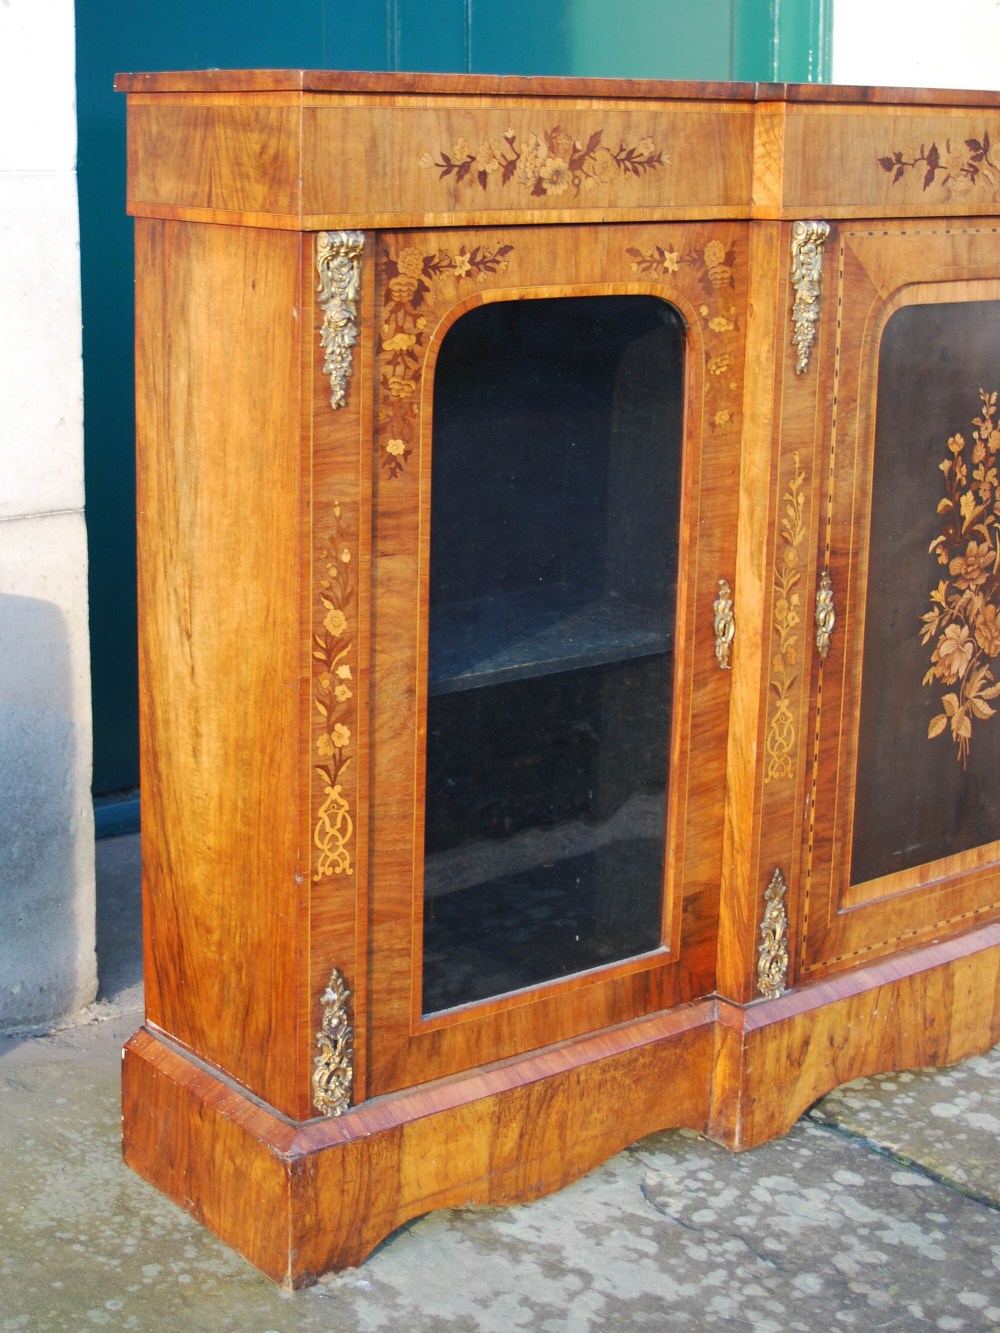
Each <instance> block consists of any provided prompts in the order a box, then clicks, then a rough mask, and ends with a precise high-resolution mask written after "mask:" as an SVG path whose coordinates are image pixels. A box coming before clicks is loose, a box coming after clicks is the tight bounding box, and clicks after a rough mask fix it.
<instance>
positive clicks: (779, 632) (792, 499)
mask: <svg viewBox="0 0 1000 1333" xmlns="http://www.w3.org/2000/svg"><path fill="white" fill-rule="evenodd" d="M805 479H806V474H805V472H804V471H803V469H802V467H801V466H800V465H799V455H798V454H797V453H795V454H793V455H792V476H791V479H790V480H789V482H788V486H787V488H786V490H785V493H784V495H783V497H782V504H783V506H784V510H783V513H782V516H781V546H780V553H779V555H778V559H777V562H776V565H775V570H774V599H775V600H774V613H773V614H774V619H773V624H772V634H773V636H774V638H775V639H776V640H777V644H776V647H775V650H774V656H773V657H772V659H771V685H770V688H771V691H772V692H773V696H774V697H773V698H772V700H771V716H770V719H769V721H768V727H767V741H766V745H767V755H768V761H767V772H766V773H765V775H764V783H765V785H766V784H767V783H769V782H773V781H775V779H777V778H792V777H794V776H795V769H794V765H793V756H794V751H795V717H794V714H793V713H792V709H791V705H790V702H789V697H790V695H791V692H792V686H793V685H794V684H795V681H796V679H797V677H798V674H799V660H800V651H801V650H800V637H801V636H800V630H799V626H800V625H801V623H802V616H801V614H800V607H801V594H800V591H799V586H798V585H799V583H800V582H801V580H802V553H801V550H800V548H801V546H802V543H803V541H804V540H805V535H806V526H805Z"/></svg>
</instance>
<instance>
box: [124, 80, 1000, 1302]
mask: <svg viewBox="0 0 1000 1333" xmlns="http://www.w3.org/2000/svg"><path fill="white" fill-rule="evenodd" d="M118 86H119V88H121V89H122V90H125V91H127V92H128V94H129V187H128V190H129V210H130V212H131V213H132V214H133V215H134V216H135V218H136V283H137V322H136V323H137V334H136V345H137V369H136V384H137V389H136V393H137V406H138V426H137V447H138V487H139V496H138V511H139V565H140V575H139V598H140V611H141V622H142V628H141V642H140V667H141V698H142V744H143V780H142V781H143V785H142V792H143V859H144V910H145V958H146V1004H147V1016H146V1021H145V1023H144V1026H143V1028H142V1029H141V1030H140V1031H139V1032H138V1033H136V1035H135V1037H133V1039H132V1040H131V1041H130V1043H129V1045H128V1047H127V1049H126V1052H125V1063H124V1094H123V1095H124V1127H125V1128H124V1134H125V1156H126V1160H127V1161H128V1162H129V1163H130V1164H131V1165H132V1166H133V1167H134V1168H135V1169H136V1170H137V1171H139V1172H140V1173H141V1174H142V1175H144V1176H145V1177H147V1178H148V1179H149V1180H151V1181H153V1182H154V1183H155V1184H156V1185H158V1186H159V1187H160V1188H161V1189H163V1190H164V1191H165V1192H166V1193H168V1194H169V1195H170V1196H171V1197H172V1198H174V1199H175V1200H177V1201H178V1202H179V1203H181V1204H182V1205H183V1206H184V1207H186V1208H188V1209H189V1210H190V1211H191V1212H193V1213H194V1214H195V1216H197V1217H199V1218H200V1219H201V1220H203V1221H204V1222H205V1223H206V1225H208V1226H210V1227H211V1228H213V1229H214V1230H215V1231H217V1232H218V1234H219V1235H221V1236H222V1237H223V1238H224V1239H225V1240H227V1241H228V1242H229V1243H230V1244H232V1245H233V1246H234V1247H235V1248H236V1249H238V1250H240V1251H241V1252H242V1253H244V1254H245V1255H246V1256H247V1257H248V1258H250V1259H251V1260H252V1261H253V1262H254V1263H256V1264H258V1265H259V1266H260V1267H261V1268H263V1269H264V1270H265V1271H266V1272H268V1273H269V1274H271V1276H273V1277H274V1278H275V1279H276V1280H279V1281H283V1282H287V1283H291V1284H293V1285H297V1284H301V1283H303V1282H307V1281H310V1280H312V1279H313V1278H315V1276H317V1275H318V1274H319V1273H322V1272H323V1271H325V1270H328V1269H330V1268H332V1267H337V1266H342V1265H345V1264H351V1263H356V1262H358V1261H359V1260H360V1259H362V1258H363V1257H364V1256H365V1254H367V1253H368V1252H369V1251H370V1250H371V1249H372V1247H373V1246H374V1245H375V1244H377V1243H378V1242H379V1241H380V1240H381V1239H382V1238H383V1237H385V1236H386V1235H387V1234H388V1233H389V1232H390V1231H391V1230H392V1229H393V1228H395V1227H397V1226H398V1225H400V1224H401V1223H402V1222H404V1221H406V1220H407V1219H408V1218H410V1217H413V1216H415V1215H416V1214H419V1213H420V1212H423V1211H426V1210H428V1209H430V1208H434V1207H440V1206H444V1205H447V1204H450V1203H460V1202H466V1201H470V1200H472V1201H484V1202H487V1201H488V1202H501V1201H511V1202H512V1201H516V1200H522V1199H528V1198H531V1197H534V1196H537V1195H538V1194H540V1193H543V1192H545V1191H548V1190H552V1189H555V1188H558V1187H559V1186H560V1185H562V1184H565V1183H567V1182H568V1181H570V1180H572V1179H573V1178H575V1177H576V1176H578V1175H579V1174H581V1173H582V1172H584V1171H586V1170H587V1169H589V1168H590V1167H592V1166H593V1165H595V1164H596V1163H598V1162H599V1161H601V1160H603V1159H604V1158H606V1157H607V1156H609V1155H610V1154H611V1153H613V1152H615V1151H617V1150H618V1149H619V1148H621V1147H623V1146H624V1145H626V1144H627V1143H629V1142H630V1141H632V1140H634V1139H635V1138H638V1137H639V1136H641V1135H642V1134H644V1133H647V1132H649V1131H651V1130H654V1129H658V1128H664V1127H668V1126H690V1127H693V1128H695V1129H698V1130H700V1131H703V1132H705V1133H707V1134H709V1135H710V1136H712V1137H713V1138H715V1139H716V1140H718V1141H719V1142H722V1143H724V1144H726V1145H727V1146H729V1147H731V1148H744V1147H752V1146H753V1145H755V1144H757V1143H761V1142H763V1141H764V1140H766V1139H767V1138H768V1137H771V1136H773V1135H776V1134H779V1133H781V1132H783V1131H784V1130H786V1129H787V1128H788V1127H789V1126H790V1125H791V1123H792V1122H793V1121H794V1119H795V1118H796V1117H797V1116H798V1115H799V1114H801V1112H802V1111H803V1110H804V1109H806V1107H808V1106H809V1104H810V1103H811V1102H812V1101H813V1100H814V1099H815V1098H816V1097H818V1096H820V1095H821V1094H822V1093H824V1092H826V1091H828V1090H829V1089H830V1088H831V1087H833V1086H835V1085H836V1084H837V1083H839V1082H843V1081H845V1080H847V1079H849V1078H852V1077H856V1076H858V1075H860V1074H863V1073H866V1072H873V1071H876V1070H882V1069H889V1068H898V1067H903V1066H906V1065H914V1064H926V1063H946V1062H948V1061H951V1060H955V1059H958V1058H960V1057H961V1056H963V1055H967V1054H971V1053H973V1052H976V1051H979V1050H983V1049H985V1048H986V1047H987V1046H988V1045H990V1044H991V1043H993V1042H995V1041H997V1040H1000V989H998V987H1000V816H998V815H997V813H996V811H997V809H998V808H1000V807H998V802H997V800H996V795H997V791H998V782H1000V750H998V749H997V747H998V746H1000V740H998V737H1000V723H998V722H996V721H994V713H995V712H996V710H997V708H998V707H1000V705H997V704H996V702H995V700H996V699H997V698H998V697H1000V668H998V666H997V659H998V657H1000V623H998V618H1000V595H998V582H1000V577H998V570H1000V517H998V515H1000V499H998V495H1000V490H998V481H997V473H998V469H1000V464H997V463H996V458H997V455H998V454H1000V422H998V416H1000V412H998V406H997V394H998V392H1000V230H998V224H997V220H996V219H997V215H998V214H1000V169H998V166H996V165H994V159H993V155H992V154H993V150H992V147H991V132H992V135H993V137H995V136H996V135H997V134H998V132H1000V97H998V96H994V95H987V94H960V95H958V94H943V93H932V94H927V93H925V94H917V93H914V92H906V91H898V90H897V91H891V90H872V89H867V90H845V89H832V88H822V87H784V86H771V85H767V86H757V87H754V86H749V85H693V84H663V83H625V82H603V81H601V82H596V81H578V80H573V81H561V80H553V79H531V80H524V79H502V78H480V77H472V76H469V77H466V76H430V75H374V74H370V75H369V74H356V73H355V74H352V73H340V74H337V73H331V72H302V71H242V72H239V71H212V72H204V73H179V74H148V75H147V74H143V75H123V76H120V77H119V80H118Z"/></svg>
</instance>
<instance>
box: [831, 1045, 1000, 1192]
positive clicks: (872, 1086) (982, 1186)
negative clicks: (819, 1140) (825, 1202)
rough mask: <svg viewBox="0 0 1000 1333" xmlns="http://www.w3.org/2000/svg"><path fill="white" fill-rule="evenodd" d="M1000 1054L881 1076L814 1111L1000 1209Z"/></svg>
mask: <svg viewBox="0 0 1000 1333" xmlns="http://www.w3.org/2000/svg"><path fill="white" fill-rule="evenodd" d="M998 1095H1000V1048H995V1049H994V1050H992V1051H989V1052H987V1054H986V1055H981V1056H977V1057H975V1058H974V1059H971V1060H964V1061H963V1062H962V1063H961V1064H958V1065H954V1066H952V1068H950V1069H941V1070H935V1069H918V1070H913V1071H903V1072H901V1073H891V1074H876V1075H875V1076H874V1077H872V1078H859V1079H857V1080H856V1081H855V1082H854V1083H847V1084H845V1085H844V1087H842V1088H838V1089H836V1090H835V1091H834V1092H832V1093H830V1095H829V1096H828V1097H825V1098H824V1099H823V1101H821V1102H820V1103H819V1104H818V1105H817V1106H816V1107H814V1108H813V1110H812V1112H811V1118H812V1119H813V1121H814V1122H815V1123H816V1124H820V1125H826V1126H829V1127H833V1128H836V1129H839V1130H841V1131H842V1132H844V1133H848V1134H852V1135H855V1136H857V1137H859V1138H862V1139H864V1140H865V1141H866V1142H868V1143H869V1144H871V1145H872V1146H873V1147H877V1148H880V1149H882V1150H883V1151H885V1152H888V1153H891V1154H892V1155H893V1156H894V1157H897V1158H899V1159H900V1160H901V1161H905V1162H910V1163H913V1164H915V1165H917V1166H919V1167H921V1168H922V1169H923V1170H925V1171H927V1172H928V1174H930V1175H933V1176H936V1177H938V1178H940V1179H941V1180H943V1181H946V1182H947V1183H948V1184H949V1185H950V1186H951V1187H952V1188H953V1189H958V1190H961V1191H962V1192H963V1193H966V1194H969V1195H970V1196H972V1197H974V1198H980V1199H983V1200H984V1201H986V1202H989V1203H991V1204H992V1205H993V1206H994V1207H997V1208H1000V1103H998Z"/></svg>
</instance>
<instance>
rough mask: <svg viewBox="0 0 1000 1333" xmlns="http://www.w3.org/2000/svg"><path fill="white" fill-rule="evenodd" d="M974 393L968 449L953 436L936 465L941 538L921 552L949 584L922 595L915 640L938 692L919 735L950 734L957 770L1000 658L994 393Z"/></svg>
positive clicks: (993, 693) (993, 690)
mask: <svg viewBox="0 0 1000 1333" xmlns="http://www.w3.org/2000/svg"><path fill="white" fill-rule="evenodd" d="M979 393H980V398H981V401H982V414H981V415H980V416H978V417H973V419H972V427H973V429H972V440H971V443H970V442H969V441H967V440H966V439H965V437H964V436H963V435H953V436H952V437H951V439H950V440H949V441H948V456H947V457H946V458H945V459H944V461H943V462H942V463H940V464H939V467H940V469H941V471H942V473H943V474H944V492H945V493H944V498H943V499H942V500H941V501H940V502H939V504H938V508H937V512H938V514H939V515H940V516H941V520H942V522H941V532H940V535H939V536H937V537H935V538H934V540H933V541H932V542H931V544H930V548H929V549H930V550H931V551H932V552H933V553H934V554H935V555H936V556H937V561H938V564H939V565H941V566H943V567H944V569H946V570H947V572H948V576H949V577H948V578H942V579H940V580H939V581H938V585H937V587H936V588H935V589H933V590H932V592H931V594H930V600H931V610H930V611H928V612H926V614H925V615H924V616H922V617H921V619H922V620H923V630H922V631H921V636H920V641H921V643H923V644H929V643H931V642H933V644H934V648H933V651H932V653H931V666H930V670H929V671H928V672H927V674H926V675H925V676H924V684H925V685H931V686H935V687H936V688H943V689H944V693H942V695H941V707H942V709H943V711H942V712H940V713H938V714H936V716H934V717H932V718H931V721H930V725H929V726H928V728H927V735H928V738H929V739H931V740H933V739H934V737H936V736H940V735H942V734H943V733H944V732H945V731H950V733H951V738H952V740H953V741H954V742H955V745H956V747H957V751H958V753H957V756H956V757H957V759H958V760H959V761H960V763H961V764H962V766H963V767H965V765H966V764H967V763H968V758H969V746H970V744H971V741H972V724H973V721H974V720H975V721H979V722H985V721H986V720H987V719H988V718H991V717H993V715H994V714H995V713H996V708H995V707H994V706H993V704H992V703H991V702H990V701H991V700H993V699H996V698H997V697H998V696H1000V683H997V681H996V677H995V675H994V672H995V671H996V670H997V668H996V665H995V664H996V662H997V659H998V658H1000V482H998V480H997V476H998V469H1000V461H998V460H1000V427H998V424H997V394H996V392H993V393H986V391H985V390H983V389H980V391H979Z"/></svg>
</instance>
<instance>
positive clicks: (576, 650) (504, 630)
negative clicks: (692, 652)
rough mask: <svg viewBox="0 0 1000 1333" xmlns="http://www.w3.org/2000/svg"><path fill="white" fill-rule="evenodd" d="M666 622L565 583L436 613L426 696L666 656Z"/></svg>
mask: <svg viewBox="0 0 1000 1333" xmlns="http://www.w3.org/2000/svg"><path fill="white" fill-rule="evenodd" d="M663 620H664V618H663V615H662V614H661V613H659V612H657V611H651V610H647V609H645V608H643V607H638V606H632V605H630V604H629V603H627V602H623V601H620V600H619V599H617V598H615V597H613V596H611V597H595V595H594V593H593V592H592V591H590V590H588V589H583V588H575V587H573V586H572V585H570V584H566V583H559V584H547V585H545V586H544V587H540V588H529V589H526V590H524V591H519V592H512V593H505V594H500V595H497V596H493V597H481V598H476V599H475V600H474V601H469V602H460V603H455V604H453V605H451V606H447V607H439V608H438V611H437V616H436V618H435V620H434V623H433V624H432V625H431V636H430V665H429V672H428V675H429V693H430V694H431V695H440V694H455V693H457V692H459V691H460V690H474V689H482V688H483V687H484V686H487V685H501V684H505V683H507V682H509V681H514V680H526V679H528V678H529V677H532V676H552V675H556V674H558V673H559V672H562V671H578V670H581V669H582V668H584V667H594V666H605V665H607V664H608V663H610V662H624V661H630V660H633V659H634V658H638V657H652V656H655V655H656V654H657V653H665V652H667V651H668V649H669V648H670V646H671V636H670V634H669V633H668V631H667V628H666V626H665V625H664V623H663Z"/></svg>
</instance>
